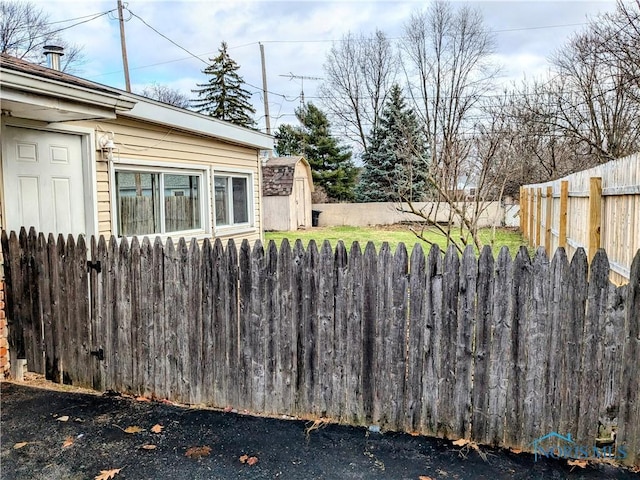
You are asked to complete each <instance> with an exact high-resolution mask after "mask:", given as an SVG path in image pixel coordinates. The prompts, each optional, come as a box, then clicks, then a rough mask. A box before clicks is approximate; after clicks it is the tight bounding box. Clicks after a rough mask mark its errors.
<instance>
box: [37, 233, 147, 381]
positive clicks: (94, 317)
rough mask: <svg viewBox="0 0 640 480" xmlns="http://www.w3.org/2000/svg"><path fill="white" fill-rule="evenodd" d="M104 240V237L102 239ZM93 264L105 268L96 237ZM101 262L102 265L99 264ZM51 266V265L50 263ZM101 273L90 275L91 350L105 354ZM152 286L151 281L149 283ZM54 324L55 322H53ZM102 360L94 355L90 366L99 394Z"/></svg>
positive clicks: (93, 244)
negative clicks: (100, 258)
mask: <svg viewBox="0 0 640 480" xmlns="http://www.w3.org/2000/svg"><path fill="white" fill-rule="evenodd" d="M101 238H102V237H101ZM90 249H91V264H92V265H95V266H97V265H100V266H101V268H102V267H103V266H104V264H103V263H102V262H100V260H99V252H98V240H96V237H95V236H93V235H92V236H91V246H90ZM98 262H100V263H98ZM49 265H50V263H49ZM101 275H102V274H101V273H98V269H97V268H91V270H90V273H89V295H90V297H89V298H90V300H89V301H90V305H91V314H90V317H89V319H88V321H89V322H90V326H91V327H90V328H91V350H92V351H93V352H96V353H99V352H100V350H102V352H103V354H104V346H103V344H102V342H103V336H102V318H101V309H100V301H101V299H102V298H101V297H102V293H101V287H102V285H101V282H100V277H101ZM149 284H151V281H150V282H149ZM52 323H53V322H52ZM102 361H103V360H102V358H101V357H100V356H99V355H97V354H96V355H92V356H91V358H90V359H89V364H90V368H91V372H92V380H91V388H93V389H94V390H97V391H99V392H101V391H103V390H104V379H103V375H102V374H103V366H102Z"/></svg>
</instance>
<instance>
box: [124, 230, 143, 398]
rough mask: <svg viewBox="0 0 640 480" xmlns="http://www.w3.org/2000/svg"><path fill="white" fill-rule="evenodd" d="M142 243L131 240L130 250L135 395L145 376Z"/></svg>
mask: <svg viewBox="0 0 640 480" xmlns="http://www.w3.org/2000/svg"><path fill="white" fill-rule="evenodd" d="M140 256H141V253H140V242H139V241H138V237H133V238H132V239H131V250H130V262H129V272H128V274H129V277H130V286H131V297H130V298H131V300H130V305H131V331H130V335H131V353H132V355H133V365H132V369H131V387H132V393H134V394H135V395H141V394H142V390H143V388H142V382H143V375H142V373H141V371H140V367H141V366H142V364H143V362H144V357H143V342H144V336H145V335H144V333H143V331H142V329H143V322H144V320H143V316H144V313H143V306H142V303H143V298H142V288H143V287H142V284H143V283H146V282H145V281H144V280H143V279H142V272H141V264H140V263H141V259H140Z"/></svg>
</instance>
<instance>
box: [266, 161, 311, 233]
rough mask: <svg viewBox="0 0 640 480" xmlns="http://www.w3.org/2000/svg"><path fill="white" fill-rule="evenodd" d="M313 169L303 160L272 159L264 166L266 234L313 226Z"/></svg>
mask: <svg viewBox="0 0 640 480" xmlns="http://www.w3.org/2000/svg"><path fill="white" fill-rule="evenodd" d="M311 192H313V179H312V177H311V167H310V166H309V162H307V160H305V159H304V157H273V158H269V159H268V160H267V161H266V162H265V163H264V164H263V165H262V205H263V219H262V220H263V225H264V229H265V230H298V229H299V228H307V227H310V226H311Z"/></svg>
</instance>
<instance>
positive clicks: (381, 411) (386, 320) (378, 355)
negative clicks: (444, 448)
mask: <svg viewBox="0 0 640 480" xmlns="http://www.w3.org/2000/svg"><path fill="white" fill-rule="evenodd" d="M392 275H393V255H392V253H391V249H390V248H389V244H388V243H387V242H384V243H383V244H382V247H380V252H379V253H378V271H377V276H376V277H375V278H376V283H377V285H378V293H377V295H376V315H377V317H376V319H375V320H374V322H375V323H374V338H375V344H374V345H375V346H374V362H373V372H372V376H373V423H374V424H376V425H381V426H383V427H386V428H389V425H388V423H389V420H388V418H387V412H386V411H385V410H386V409H388V408H389V405H387V401H388V400H389V396H390V395H389V393H388V390H389V389H392V388H393V385H390V382H391V376H390V369H389V365H388V363H389V362H392V361H393V360H392V359H391V357H390V354H391V351H392V349H391V348H389V346H388V345H387V343H388V342H391V340H390V338H389V337H390V336H391V335H392V332H391V329H392V322H393V319H392V316H393V284H392V281H393V280H392Z"/></svg>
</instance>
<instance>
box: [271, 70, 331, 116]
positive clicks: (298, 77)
mask: <svg viewBox="0 0 640 480" xmlns="http://www.w3.org/2000/svg"><path fill="white" fill-rule="evenodd" d="M279 76H280V77H287V78H288V79H289V80H293V79H294V78H295V79H296V80H300V85H301V86H300V106H301V107H304V81H305V80H324V78H322V77H310V76H307V75H294V74H293V73H291V72H289V73H288V74H287V75H279Z"/></svg>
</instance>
